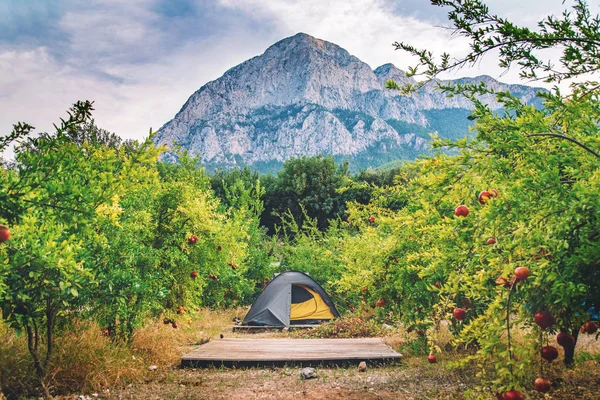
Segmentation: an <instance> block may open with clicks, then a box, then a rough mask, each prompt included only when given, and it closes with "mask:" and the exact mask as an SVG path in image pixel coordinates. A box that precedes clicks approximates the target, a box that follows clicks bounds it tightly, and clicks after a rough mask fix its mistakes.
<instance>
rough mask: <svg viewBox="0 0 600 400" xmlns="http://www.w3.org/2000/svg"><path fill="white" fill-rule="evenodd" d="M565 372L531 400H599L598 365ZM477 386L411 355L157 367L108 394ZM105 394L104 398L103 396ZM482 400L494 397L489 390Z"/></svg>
mask: <svg viewBox="0 0 600 400" xmlns="http://www.w3.org/2000/svg"><path fill="white" fill-rule="evenodd" d="M587 367H588V368H590V369H589V370H588V371H589V373H585V374H582V373H581V372H580V371H579V372H577V371H573V372H571V373H567V375H570V376H565V377H564V379H563V380H562V381H556V382H554V388H553V390H552V392H551V394H546V395H543V394H539V393H537V392H535V391H531V392H529V393H528V394H529V396H530V398H532V399H569V400H571V399H586V400H592V399H596V400H597V399H600V369H599V368H597V367H598V365H597V363H592V364H589V365H588V366H587ZM476 384H477V378H476V377H475V376H474V375H473V374H472V373H471V372H470V371H463V372H462V373H461V372H457V371H449V370H448V369H447V368H445V366H444V365H443V364H441V365H440V364H436V365H428V364H426V363H423V360H421V359H420V358H411V359H409V360H407V362H402V363H400V364H399V365H396V366H387V367H378V368H369V369H368V370H367V372H358V371H357V369H355V368H344V369H342V368H328V369H317V378H316V379H310V380H304V379H301V378H300V368H299V367H294V368H273V369H265V368H253V369H247V370H231V369H204V370H202V369H171V370H166V371H155V373H153V374H151V375H150V376H149V377H148V378H147V379H146V382H145V383H143V384H136V385H129V386H128V387H126V388H124V389H122V390H119V391H116V392H114V393H110V394H109V395H108V396H106V397H108V398H118V399H157V400H158V399H215V400H220V399H223V400H225V399H226V400H232V399H292V398H294V399H311V400H326V399H327V400H328V399H345V400H358V399H402V400H404V399H406V400H408V399H414V400H417V399H419V400H420V399H473V398H475V397H476V396H477V395H476V394H475V393H473V392H469V388H473V387H474V386H475V385H476ZM102 397H104V396H102ZM483 398H490V399H492V398H494V397H493V396H492V394H491V393H490V394H489V396H486V395H484V397H483Z"/></svg>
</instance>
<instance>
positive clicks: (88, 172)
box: [0, 102, 275, 395]
mask: <svg viewBox="0 0 600 400" xmlns="http://www.w3.org/2000/svg"><path fill="white" fill-rule="evenodd" d="M92 110H93V109H92V105H91V103H89V102H85V103H84V102H78V103H77V104H75V106H74V107H73V108H72V109H71V111H70V112H69V117H68V119H67V120H61V121H62V122H61V124H60V126H57V127H56V132H55V133H54V134H46V133H44V134H41V135H39V136H38V137H35V138H24V137H23V136H24V135H25V133H27V132H25V133H24V131H23V132H21V131H20V130H19V129H20V128H19V129H17V128H18V127H16V128H15V133H14V134H13V135H12V136H11V137H14V138H16V137H20V138H21V139H24V141H23V143H22V144H21V145H19V146H17V147H16V160H15V163H14V165H13V166H11V167H10V168H6V169H5V168H2V169H0V174H1V176H2V178H3V179H1V180H0V199H2V204H3V206H2V208H1V209H0V223H4V224H7V225H9V226H10V229H11V232H12V236H11V238H10V240H9V241H8V242H6V243H5V244H2V245H1V246H0V255H1V256H2V258H1V261H0V307H1V309H2V317H3V318H4V320H5V321H7V322H8V324H10V326H12V327H13V328H14V329H17V330H21V331H24V332H25V334H26V335H27V337H28V342H29V346H28V347H29V352H30V354H31V356H32V360H33V365H34V367H35V369H36V372H37V374H38V378H39V381H40V384H41V386H42V387H43V388H44V390H45V394H46V395H49V388H48V387H47V386H46V382H47V377H48V376H47V373H48V371H47V367H48V365H49V364H50V361H51V359H52V357H53V354H54V351H53V346H54V335H55V332H56V331H60V330H63V329H68V327H69V325H70V323H71V321H72V320H73V318H81V319H92V320H95V321H96V322H97V323H99V324H100V325H101V326H102V327H104V328H103V329H106V332H107V333H108V334H109V335H110V336H111V337H113V338H115V339H116V338H120V339H124V340H130V339H131V338H132V335H133V333H134V332H135V330H136V329H137V328H139V327H140V326H142V324H143V323H144V322H145V321H147V319H148V318H154V317H158V316H159V315H161V314H163V313H164V314H167V315H168V316H169V317H170V318H172V319H175V318H177V317H176V316H175V315H176V312H177V311H179V313H182V314H183V313H187V312H191V313H194V312H195V310H196V308H197V307H201V306H210V307H229V306H234V305H237V304H239V303H240V301H245V302H248V301H249V300H250V299H252V298H253V295H254V294H255V293H256V291H257V290H259V288H260V286H261V285H262V282H263V280H264V279H265V278H266V277H269V276H270V275H271V274H272V272H273V268H272V266H271V263H272V258H273V257H274V256H275V255H274V247H273V244H272V242H270V241H269V240H267V239H266V237H265V234H264V230H263V229H262V228H261V227H260V226H259V215H260V213H261V212H262V202H261V200H260V197H261V195H262V194H263V193H264V190H263V189H262V186H261V185H260V182H258V181H256V182H254V184H253V185H248V186H246V185H244V184H243V183H242V182H241V181H238V180H234V181H231V182H230V184H227V185H224V186H223V187H222V189H223V192H224V193H225V198H224V202H223V204H221V202H220V201H219V199H217V198H216V197H215V196H214V194H213V191H212V189H211V185H210V183H211V182H210V179H209V177H208V176H207V175H206V174H205V172H204V170H203V169H202V168H197V165H198V160H197V159H191V158H189V157H188V156H187V154H185V153H180V154H177V158H178V163H177V164H164V163H160V162H158V156H159V154H160V150H158V149H155V148H154V146H153V144H152V142H151V140H150V139H148V140H146V141H144V142H143V143H136V142H122V141H121V140H120V139H119V138H118V137H117V136H115V135H114V134H111V133H109V132H107V131H104V130H102V129H100V128H98V127H96V126H95V124H94V123H93V121H91V119H90V117H91V111H92ZM19 126H22V125H19ZM192 237H193V238H194V239H193V240H192V239H191V238H192ZM192 275H194V276H192ZM179 307H182V308H183V311H180V310H179ZM181 318H183V316H181Z"/></svg>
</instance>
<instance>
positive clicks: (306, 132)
mask: <svg viewBox="0 0 600 400" xmlns="http://www.w3.org/2000/svg"><path fill="white" fill-rule="evenodd" d="M390 78H393V79H395V80H396V82H397V83H398V84H399V85H403V84H406V83H413V84H414V83H416V81H415V80H413V78H408V77H406V74H405V73H404V72H403V71H401V70H399V69H398V68H396V67H394V66H393V65H392V64H385V65H382V66H381V67H379V68H377V69H375V70H372V69H371V67H370V66H369V65H367V64H366V63H364V62H362V61H361V60H359V59H358V58H357V57H354V56H352V55H350V54H349V53H348V52H347V51H346V50H344V49H343V48H341V47H339V46H337V45H335V44H333V43H329V42H326V41H323V40H320V39H316V38H314V37H311V36H309V35H306V34H298V35H295V36H292V37H289V38H286V39H284V40H281V41H279V42H277V43H275V44H274V45H273V46H271V47H269V49H267V50H266V51H265V52H264V54H262V55H259V56H257V57H254V58H252V59H250V60H248V61H246V62H244V63H242V64H239V65H238V66H236V67H233V68H231V69H229V70H228V71H227V72H226V73H225V74H224V75H223V76H222V77H220V78H218V79H216V80H214V81H212V82H209V83H207V84H206V85H204V86H202V87H201V88H200V89H199V90H197V91H196V92H195V93H194V94H192V96H191V97H190V98H189V99H188V101H187V102H186V103H185V104H184V105H183V107H182V108H181V110H180V111H179V112H178V113H177V115H176V116H175V117H174V118H173V119H172V120H171V121H169V122H168V123H166V124H165V125H164V126H163V127H162V128H161V129H160V130H159V131H158V133H157V135H156V136H155V138H154V141H155V143H156V144H161V145H166V146H167V147H169V148H171V149H173V147H174V145H175V144H179V145H181V146H182V147H183V148H185V149H187V150H189V152H190V156H196V155H199V156H200V157H201V161H202V164H203V165H204V166H207V167H215V166H226V167H234V166H236V165H237V164H238V162H242V163H243V164H246V165H249V166H251V165H253V164H257V163H275V162H277V163H282V162H284V161H285V160H288V159H289V158H291V157H300V156H314V155H317V154H325V155H337V156H344V158H346V157H367V159H369V160H371V159H377V157H375V158H373V156H374V155H375V154H378V153H385V154H390V153H391V154H398V155H400V154H403V155H404V156H403V157H406V155H405V154H406V153H407V152H408V153H409V154H415V155H416V154H420V153H422V152H423V150H426V149H428V148H429V139H428V136H427V135H426V133H429V132H432V131H434V130H439V131H440V137H444V133H445V129H440V128H438V127H439V126H441V127H445V126H447V125H450V124H459V125H458V126H461V125H460V124H463V126H464V128H465V131H466V129H467V126H468V125H469V123H468V121H467V120H466V115H464V113H465V111H468V110H472V109H473V104H472V103H471V101H470V100H469V99H467V98H466V97H465V96H454V97H451V98H449V97H447V96H446V95H445V94H444V93H443V92H441V91H437V90H435V88H436V84H437V81H432V82H431V83H429V84H426V85H425V86H423V88H421V89H420V90H419V91H417V92H416V93H414V94H413V95H412V96H399V95H398V92H397V91H392V90H388V89H385V81H386V80H388V79H390ZM452 82H455V83H463V84H466V83H479V82H484V83H486V84H488V85H490V87H491V88H493V89H495V90H496V91H511V93H513V94H514V95H516V96H517V97H519V98H520V99H521V100H523V101H525V102H527V101H531V100H533V99H534V98H535V95H536V94H537V91H538V89H536V88H533V87H532V88H529V87H525V86H520V85H507V84H503V83H500V82H497V81H495V80H493V79H492V78H490V77H486V76H480V77H477V78H463V79H459V80H456V81H452ZM481 100H482V101H483V102H484V103H485V104H487V105H489V106H490V108H491V109H492V110H497V109H500V108H502V107H503V104H500V103H499V102H497V101H496V100H495V95H485V96H482V98H481ZM538 102H539V101H536V104H537V103H538ZM456 110H462V111H460V112H458V113H457V112H456ZM436 111H444V112H443V113H441V114H438V113H436V114H437V115H438V117H434V115H436V114H431V113H432V112H436ZM439 118H443V122H441V123H439V122H436V121H437V120H438V119H439ZM174 157H175V156H174V154H173V153H169V152H167V153H165V154H164V157H163V159H166V160H175V158H174ZM259 165H260V164H259Z"/></svg>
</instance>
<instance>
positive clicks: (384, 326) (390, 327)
mask: <svg viewBox="0 0 600 400" xmlns="http://www.w3.org/2000/svg"><path fill="white" fill-rule="evenodd" d="M381 326H382V328H383V329H394V327H393V326H391V325H388V324H383V325H381Z"/></svg>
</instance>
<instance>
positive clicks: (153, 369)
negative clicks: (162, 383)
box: [148, 365, 158, 371]
mask: <svg viewBox="0 0 600 400" xmlns="http://www.w3.org/2000/svg"><path fill="white" fill-rule="evenodd" d="M157 368H158V367H157V366H156V365H151V366H149V367H148V369H149V370H150V371H156V369H157Z"/></svg>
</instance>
